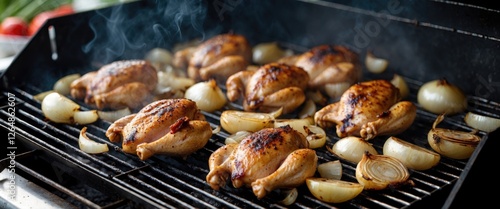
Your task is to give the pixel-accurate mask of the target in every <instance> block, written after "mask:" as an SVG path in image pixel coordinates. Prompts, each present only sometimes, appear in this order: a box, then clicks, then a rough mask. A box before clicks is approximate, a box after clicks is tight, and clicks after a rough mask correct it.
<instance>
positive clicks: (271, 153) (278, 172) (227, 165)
mask: <svg viewBox="0 0 500 209" xmlns="http://www.w3.org/2000/svg"><path fill="white" fill-rule="evenodd" d="M308 147H309V143H308V141H307V140H306V138H305V137H304V135H302V134H301V133H299V132H297V131H296V130H294V129H293V128H291V127H290V126H288V125H287V126H283V127H279V128H266V129H262V130H260V131H258V132H255V133H253V134H251V135H249V136H247V137H246V138H245V139H243V140H242V141H241V142H240V143H239V144H228V145H225V146H222V147H220V148H219V149H217V150H216V151H215V152H213V153H212V155H211V156H210V158H209V161H208V163H209V169H210V172H209V173H208V175H207V177H206V180H207V182H208V183H209V184H210V186H211V187H212V188H213V189H215V190H219V189H220V188H221V187H223V186H225V185H226V181H227V179H228V178H230V179H231V182H232V184H233V186H234V187H235V188H240V187H242V186H246V187H251V188H252V190H253V193H254V194H255V196H256V197H257V198H259V199H260V198H263V197H264V196H265V195H266V194H268V193H269V192H271V191H273V190H274V189H278V188H295V187H298V186H299V185H301V184H303V183H304V182H305V180H306V178H308V177H311V176H313V175H314V174H315V172H316V167H317V161H318V157H317V155H316V152H315V151H314V150H312V149H309V148H308Z"/></svg>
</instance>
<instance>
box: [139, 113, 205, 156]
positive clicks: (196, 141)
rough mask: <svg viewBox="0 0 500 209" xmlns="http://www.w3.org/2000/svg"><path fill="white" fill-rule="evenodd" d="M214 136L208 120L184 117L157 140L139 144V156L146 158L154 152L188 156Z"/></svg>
mask: <svg viewBox="0 0 500 209" xmlns="http://www.w3.org/2000/svg"><path fill="white" fill-rule="evenodd" d="M211 136H212V128H211V127H210V124H209V123H208V122H207V121H203V120H189V118H188V117H183V118H180V119H179V120H177V122H175V123H174V124H172V125H171V126H170V132H168V133H167V134H166V135H164V136H163V137H161V138H159V139H157V140H156V141H153V142H150V143H142V144H139V145H137V156H139V158H140V159H141V160H146V159H148V158H149V157H151V156H152V155H154V154H163V155H168V156H178V157H186V156H188V155H190V154H191V153H193V152H195V151H197V150H199V149H201V148H203V147H204V146H205V145H206V144H207V142H208V140H209V139H210V137H211Z"/></svg>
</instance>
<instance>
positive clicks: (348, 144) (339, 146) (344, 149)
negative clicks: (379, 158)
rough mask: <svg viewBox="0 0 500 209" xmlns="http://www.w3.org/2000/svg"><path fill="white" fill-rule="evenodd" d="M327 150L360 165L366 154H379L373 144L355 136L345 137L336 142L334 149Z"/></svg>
mask: <svg viewBox="0 0 500 209" xmlns="http://www.w3.org/2000/svg"><path fill="white" fill-rule="evenodd" d="M327 149H328V151H330V152H331V153H333V154H334V155H336V156H338V157H340V158H342V159H344V160H347V161H350V162H353V163H358V162H359V161H360V160H361V159H362V158H363V155H364V154H365V152H369V153H370V154H374V155H375V154H378V152H377V150H376V149H375V148H374V147H373V145H372V144H371V143H369V142H368V141H366V140H364V139H362V138H360V137H355V136H348V137H344V138H342V139H340V140H338V141H337V142H335V144H333V146H332V148H329V147H327Z"/></svg>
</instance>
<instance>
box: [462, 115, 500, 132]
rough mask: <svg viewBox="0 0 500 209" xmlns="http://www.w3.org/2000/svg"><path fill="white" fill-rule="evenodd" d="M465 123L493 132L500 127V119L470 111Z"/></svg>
mask: <svg viewBox="0 0 500 209" xmlns="http://www.w3.org/2000/svg"><path fill="white" fill-rule="evenodd" d="M464 121H465V123H466V124H467V125H468V126H470V127H472V128H475V129H477V130H481V131H484V132H488V133H489V132H493V131H495V130H497V129H498V128H499V127H500V119H497V118H492V117H488V116H484V115H479V114H476V113H473V112H468V113H467V114H466V115H465V117H464Z"/></svg>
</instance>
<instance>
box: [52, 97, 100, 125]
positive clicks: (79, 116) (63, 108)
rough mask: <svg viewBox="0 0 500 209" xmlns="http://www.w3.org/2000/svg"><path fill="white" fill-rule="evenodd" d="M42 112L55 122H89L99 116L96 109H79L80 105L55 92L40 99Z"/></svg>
mask: <svg viewBox="0 0 500 209" xmlns="http://www.w3.org/2000/svg"><path fill="white" fill-rule="evenodd" d="M42 113H43V114H44V116H45V117H46V118H47V119H49V120H50V121H52V122H56V123H68V124H89V123H93V122H95V121H96V120H97V119H98V118H99V117H98V115H97V111H95V110H88V111H81V110H80V105H78V104H77V103H75V102H73V100H71V99H69V98H67V97H65V96H64V95H62V94H59V93H57V92H52V93H50V94H48V95H47V96H45V98H44V99H43V101H42Z"/></svg>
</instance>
